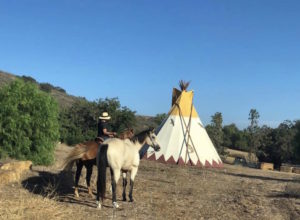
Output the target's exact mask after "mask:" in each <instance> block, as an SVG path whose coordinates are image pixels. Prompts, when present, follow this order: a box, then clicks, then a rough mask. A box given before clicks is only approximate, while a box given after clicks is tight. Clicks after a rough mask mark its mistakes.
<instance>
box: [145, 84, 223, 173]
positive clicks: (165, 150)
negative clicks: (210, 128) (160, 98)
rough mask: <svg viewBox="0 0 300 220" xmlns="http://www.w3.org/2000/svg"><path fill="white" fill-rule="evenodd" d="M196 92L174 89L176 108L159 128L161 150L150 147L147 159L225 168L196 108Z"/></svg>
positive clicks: (173, 107)
mask: <svg viewBox="0 0 300 220" xmlns="http://www.w3.org/2000/svg"><path fill="white" fill-rule="evenodd" d="M193 96H194V93H193V91H188V92H187V91H185V90H183V91H179V90H177V89H173V101H172V108H171V110H170V112H169V113H168V116H167V118H166V119H165V120H164V121H163V122H162V124H161V125H160V127H159V128H158V129H157V139H158V142H159V143H160V146H161V150H160V151H159V152H154V151H153V150H151V149H152V148H149V149H148V151H147V153H146V154H145V157H144V158H146V159H149V160H156V161H160V162H163V163H171V164H179V165H184V164H186V165H192V166H199V167H223V163H222V161H221V159H220V157H219V155H218V153H217V151H216V149H215V147H214V145H213V143H212V142H211V140H210V138H209V136H208V135H207V132H206V130H205V128H204V126H203V124H202V122H201V120H200V118H199V116H198V114H197V112H196V109H195V107H194V105H193Z"/></svg>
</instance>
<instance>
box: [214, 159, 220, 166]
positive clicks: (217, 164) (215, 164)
mask: <svg viewBox="0 0 300 220" xmlns="http://www.w3.org/2000/svg"><path fill="white" fill-rule="evenodd" d="M212 167H218V168H220V163H217V162H216V161H215V160H213V162H212Z"/></svg>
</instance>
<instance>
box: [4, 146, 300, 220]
mask: <svg viewBox="0 0 300 220" xmlns="http://www.w3.org/2000/svg"><path fill="white" fill-rule="evenodd" d="M69 150H70V148H69V147H67V146H64V145H60V146H58V148H57V151H56V158H57V160H56V163H55V164H54V165H53V166H51V167H43V166H34V167H33V171H32V172H30V173H29V174H28V175H27V176H26V177H25V178H24V180H23V182H22V183H19V184H10V185H5V186H3V187H1V188H0V195H1V197H0V219H41V218H42V219H74V217H76V219H98V218H105V219H107V218H115V219H272V220H276V219H300V198H299V196H300V195H299V187H300V175H297V174H292V173H280V172H276V171H262V170H257V169H250V168H244V167H239V166H231V165H225V168H224V169H198V168H191V167H180V166H174V165H164V164H160V163H156V162H151V161H144V160H143V161H141V165H140V167H139V171H138V175H137V177H136V180H135V185H134V192H133V196H134V199H135V201H134V202H133V203H129V202H121V201H119V205H120V209H118V210H114V209H113V208H112V205H111V194H110V193H109V192H107V197H108V198H107V199H106V200H105V202H104V207H103V208H102V210H97V209H96V203H95V198H91V197H89V196H88V194H87V188H86V184H85V169H83V172H82V176H81V179H80V184H81V188H80V191H79V193H80V197H79V198H74V196H73V189H72V182H73V179H72V177H71V176H70V175H67V174H61V173H60V170H59V168H60V164H61V162H62V160H63V158H65V156H66V155H67V153H68V152H69ZM107 174H108V176H110V175H109V172H107ZM108 182H109V180H108ZM121 182H122V181H119V183H118V194H117V198H118V199H119V200H120V199H121V189H122V186H121ZM95 183H96V168H95V167H94V173H93V177H92V186H93V187H94V193H96V190H95V188H96V187H95V186H96V184H95ZM108 188H109V187H108Z"/></svg>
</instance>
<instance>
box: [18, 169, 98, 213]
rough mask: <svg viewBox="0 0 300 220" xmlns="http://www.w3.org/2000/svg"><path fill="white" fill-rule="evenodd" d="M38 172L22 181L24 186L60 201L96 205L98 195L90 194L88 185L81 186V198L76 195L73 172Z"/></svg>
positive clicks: (32, 191)
mask: <svg viewBox="0 0 300 220" xmlns="http://www.w3.org/2000/svg"><path fill="white" fill-rule="evenodd" d="M37 173H38V175H36V176H32V177H28V178H27V179H25V180H23V181H22V186H23V187H24V188H25V189H27V190H28V191H29V192H31V193H33V194H36V195H41V196H43V197H47V198H50V199H54V200H56V201H59V202H64V203H69V204H78V205H85V206H88V207H93V208H95V207H96V196H94V197H91V196H89V195H88V193H87V188H86V187H83V186H79V190H80V192H81V196H80V197H79V198H76V197H74V189H73V188H72V186H73V174H72V173H71V172H60V173H51V172H47V171H37Z"/></svg>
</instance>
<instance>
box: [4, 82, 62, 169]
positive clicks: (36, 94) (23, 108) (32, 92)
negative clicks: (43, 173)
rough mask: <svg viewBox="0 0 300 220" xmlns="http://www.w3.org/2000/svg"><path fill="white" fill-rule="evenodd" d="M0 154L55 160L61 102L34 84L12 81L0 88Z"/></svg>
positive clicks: (40, 160) (43, 161)
mask: <svg viewBox="0 0 300 220" xmlns="http://www.w3.org/2000/svg"><path fill="white" fill-rule="evenodd" d="M0 106H1V108H0V146H1V148H0V157H1V158H3V157H7V156H9V157H11V158H16V159H21V160H24V159H29V160H32V161H33V162H34V163H35V164H46V165H47V164H50V163H52V162H53V160H54V148H55V143H56V142H57V140H58V138H59V123H58V105H57V103H56V102H55V101H54V99H53V98H52V97H51V96H49V95H48V94H46V93H45V92H42V91H40V90H39V88H38V87H37V85H35V84H33V83H29V82H28V83H25V82H24V81H22V80H16V81H13V82H12V83H11V84H9V85H7V86H5V87H3V88H2V89H1V90H0Z"/></svg>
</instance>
